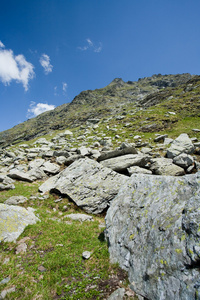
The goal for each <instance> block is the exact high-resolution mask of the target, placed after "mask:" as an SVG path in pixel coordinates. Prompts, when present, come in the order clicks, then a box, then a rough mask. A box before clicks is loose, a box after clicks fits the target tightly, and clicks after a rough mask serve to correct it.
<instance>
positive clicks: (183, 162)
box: [173, 153, 194, 169]
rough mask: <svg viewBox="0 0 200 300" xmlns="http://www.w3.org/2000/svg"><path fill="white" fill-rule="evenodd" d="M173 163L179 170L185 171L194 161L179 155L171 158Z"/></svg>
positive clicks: (186, 155) (185, 155)
mask: <svg viewBox="0 0 200 300" xmlns="http://www.w3.org/2000/svg"><path fill="white" fill-rule="evenodd" d="M173 163H174V164H176V165H178V166H180V167H181V168H184V169H187V168H188V167H189V166H191V165H193V163H194V159H193V157H192V156H191V155H188V154H186V153H181V154H179V155H178V156H176V157H174V158H173Z"/></svg>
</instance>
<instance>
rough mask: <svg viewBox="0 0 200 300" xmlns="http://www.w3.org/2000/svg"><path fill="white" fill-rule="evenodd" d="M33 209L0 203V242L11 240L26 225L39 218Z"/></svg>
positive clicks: (17, 235) (16, 236)
mask: <svg viewBox="0 0 200 300" xmlns="http://www.w3.org/2000/svg"><path fill="white" fill-rule="evenodd" d="M33 211H34V210H33V209H32V208H30V207H28V208H27V209H25V208H23V207H19V206H14V205H13V206H10V205H6V204H0V242H1V241H4V242H13V241H16V239H17V238H18V237H19V236H20V234H21V233H22V232H23V231H24V229H25V227H26V226H28V225H32V224H35V223H36V222H37V221H39V219H38V218H37V217H36V216H35V214H34V212H33Z"/></svg>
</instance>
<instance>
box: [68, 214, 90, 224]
mask: <svg viewBox="0 0 200 300" xmlns="http://www.w3.org/2000/svg"><path fill="white" fill-rule="evenodd" d="M65 218H69V219H71V220H75V221H80V222H85V221H93V217H92V216H89V215H86V214H69V215H66V216H65Z"/></svg>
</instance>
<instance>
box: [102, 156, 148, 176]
mask: <svg viewBox="0 0 200 300" xmlns="http://www.w3.org/2000/svg"><path fill="white" fill-rule="evenodd" d="M149 160H150V156H148V155H144V154H127V155H122V156H118V157H114V158H109V159H106V160H104V161H101V164H102V165H103V166H104V167H106V168H110V169H112V170H114V171H116V172H123V171H125V170H126V169H127V168H129V167H131V166H139V167H144V166H145V165H146V164H147V162H148V161H149Z"/></svg>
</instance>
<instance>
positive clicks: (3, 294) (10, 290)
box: [0, 286, 16, 300]
mask: <svg viewBox="0 0 200 300" xmlns="http://www.w3.org/2000/svg"><path fill="white" fill-rule="evenodd" d="M15 291H16V287H15V286H13V287H11V288H9V289H5V290H3V291H2V292H1V294H0V300H1V299H5V298H6V296H7V294H10V293H13V292H15Z"/></svg>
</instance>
